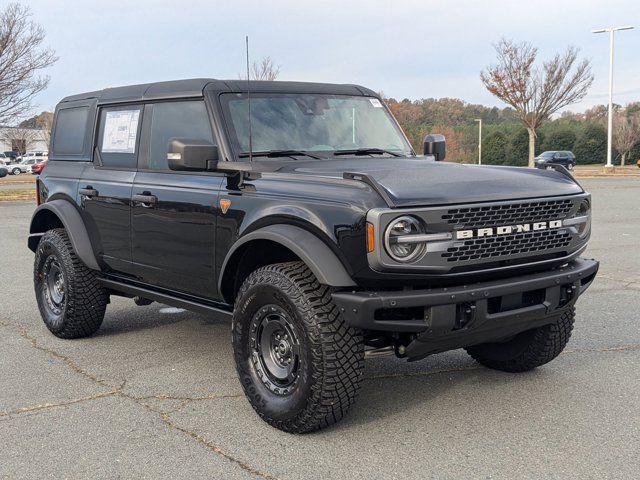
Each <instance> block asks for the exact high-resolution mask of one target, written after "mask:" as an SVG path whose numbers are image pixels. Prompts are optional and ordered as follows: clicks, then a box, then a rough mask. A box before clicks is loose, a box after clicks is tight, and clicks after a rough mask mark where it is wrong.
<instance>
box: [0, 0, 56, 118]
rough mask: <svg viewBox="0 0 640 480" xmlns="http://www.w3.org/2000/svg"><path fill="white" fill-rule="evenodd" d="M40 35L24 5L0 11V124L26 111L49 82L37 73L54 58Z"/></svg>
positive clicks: (51, 63) (49, 64)
mask: <svg viewBox="0 0 640 480" xmlns="http://www.w3.org/2000/svg"><path fill="white" fill-rule="evenodd" d="M44 37H45V34H44V30H43V28H42V27H41V26H40V25H38V24H36V23H35V22H33V21H32V20H31V11H30V10H29V8H28V7H25V6H22V5H19V4H17V3H10V4H9V5H8V6H7V7H6V8H5V9H4V10H2V11H0V125H7V124H12V123H15V122H16V120H17V119H18V118H20V117H21V116H23V115H24V114H26V113H27V112H29V111H30V110H31V108H32V103H31V102H32V100H33V97H34V96H35V95H37V94H38V93H40V92H41V91H43V90H44V89H45V88H46V87H47V85H48V84H49V77H47V76H39V75H38V72H39V71H40V70H42V69H43V68H46V67H49V66H51V65H53V64H54V63H55V62H56V60H57V58H56V56H55V52H54V51H53V50H51V49H49V48H44V47H43V46H42V43H43V42H44Z"/></svg>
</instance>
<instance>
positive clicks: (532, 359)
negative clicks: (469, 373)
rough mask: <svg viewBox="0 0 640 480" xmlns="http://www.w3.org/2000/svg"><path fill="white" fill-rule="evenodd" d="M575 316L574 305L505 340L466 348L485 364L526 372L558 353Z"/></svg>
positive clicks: (486, 365)
mask: <svg viewBox="0 0 640 480" xmlns="http://www.w3.org/2000/svg"><path fill="white" fill-rule="evenodd" d="M574 317H575V308H573V307H571V309H569V310H567V311H566V312H565V313H563V314H562V315H561V316H560V318H559V319H558V320H556V321H555V322H554V323H551V324H549V325H544V326H542V327H538V328H534V329H532V330H527V331H526V332H522V333H520V334H518V335H516V336H515V337H514V338H512V339H511V340H509V341H508V342H502V343H483V344H481V345H474V346H472V347H467V348H466V350H467V353H469V355H471V356H472V357H473V358H474V359H475V360H476V361H477V362H478V363H481V364H482V365H484V366H485V367H489V368H493V369H494V370H502V371H504V372H526V371H528V370H532V369H534V368H536V367H539V366H540V365H544V364H545V363H548V362H550V361H551V360H553V359H554V358H556V357H557V356H558V355H560V352H562V350H563V349H564V347H565V346H566V345H567V342H568V341H569V337H571V331H572V330H573V322H574Z"/></svg>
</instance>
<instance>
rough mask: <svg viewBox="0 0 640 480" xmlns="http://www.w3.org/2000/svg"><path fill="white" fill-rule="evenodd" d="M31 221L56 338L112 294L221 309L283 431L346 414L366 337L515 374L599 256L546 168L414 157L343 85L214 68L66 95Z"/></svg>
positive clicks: (256, 393)
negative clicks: (593, 255)
mask: <svg viewBox="0 0 640 480" xmlns="http://www.w3.org/2000/svg"><path fill="white" fill-rule="evenodd" d="M50 147H51V148H50V155H49V163H48V164H47V166H46V167H45V169H44V171H43V173H42V174H41V175H40V177H39V178H38V180H37V198H38V205H39V206H38V208H37V209H36V211H35V213H34V215H33V218H32V221H31V226H30V235H29V239H28V245H29V248H30V249H31V250H32V251H33V252H35V267H34V284H35V294H36V297H37V301H38V306H39V309H40V312H41V315H42V318H43V320H44V322H45V324H46V326H47V327H48V328H49V329H50V330H51V332H52V333H53V334H54V335H57V336H58V337H61V338H78V337H85V336H88V335H91V334H93V333H94V332H95V331H96V330H98V328H99V327H100V324H101V323H102V320H103V318H104V315H105V308H106V305H107V303H109V298H110V296H111V295H119V296H125V297H130V298H133V299H134V300H135V302H136V303H138V304H147V303H150V302H151V301H156V302H161V303H164V304H168V305H173V306H176V307H182V308H186V309H190V310H194V311H199V312H209V313H211V312H215V313H217V314H223V315H228V316H231V317H232V322H231V324H232V341H233V349H234V355H235V362H236V366H237V371H238V375H239V378H240V383H241V384H242V387H243V388H244V391H245V393H246V395H247V397H248V399H249V401H250V402H251V405H252V406H253V408H254V409H255V410H256V412H257V413H258V414H259V415H260V416H261V417H262V418H263V419H264V420H265V421H267V422H268V423H270V424H271V425H273V426H275V427H277V428H280V429H282V430H285V431H289V432H306V431H311V430H315V429H319V428H322V427H325V426H328V425H330V424H333V423H335V422H336V421H338V420H340V419H341V418H342V417H343V416H344V415H345V413H346V412H347V410H348V409H349V407H350V406H351V404H352V403H353V402H354V400H355V398H356V395H357V392H358V387H359V384H360V382H361V380H362V376H363V368H364V359H365V356H366V355H367V354H370V355H380V354H384V353H391V354H395V355H396V356H398V357H400V358H405V359H407V360H409V361H413V360H419V359H422V358H424V357H426V356H428V355H431V354H434V353H438V352H443V351H446V350H451V349H457V348H465V349H466V350H467V352H469V354H470V355H471V356H472V357H473V358H474V359H476V360H477V361H478V362H480V363H481V364H483V365H486V366H487V367H490V368H494V369H498V370H503V371H508V372H522V371H526V370H530V369H533V368H535V367H537V366H539V365H542V364H544V363H547V362H549V361H550V360H552V359H553V358H555V357H556V356H557V355H558V354H559V353H560V352H561V351H562V349H563V348H564V346H565V345H566V344H567V341H568V340H569V336H570V334H571V330H572V327H573V323H574V305H575V302H576V300H577V298H578V296H579V295H581V294H582V293H583V292H584V291H585V290H586V289H587V287H588V286H589V285H590V284H591V282H592V281H593V279H594V277H595V275H596V272H597V270H598V262H596V261H594V260H590V259H584V258H581V257H580V254H581V253H582V252H583V251H584V250H585V248H586V246H587V240H588V238H589V234H590V227H591V213H590V212H591V205H590V196H589V194H588V193H586V192H585V191H584V190H583V189H582V188H581V187H580V185H579V184H578V183H577V182H576V181H575V180H574V179H573V178H572V177H571V176H570V175H569V174H568V172H566V171H565V170H564V169H563V168H562V167H561V166H557V167H556V169H555V170H540V169H526V168H516V167H492V166H475V165H462V164H456V163H446V162H443V161H442V160H444V157H445V144H444V138H443V137H442V136H440V135H428V136H427V137H426V138H425V141H424V151H423V152H421V153H422V155H420V156H418V155H416V154H415V152H414V151H413V149H412V147H411V146H410V144H409V143H408V141H407V139H406V138H405V136H404V134H403V133H402V131H401V129H400V128H399V126H398V124H397V123H396V122H395V120H394V118H393V117H392V115H391V114H390V112H389V111H388V110H387V108H386V106H385V104H384V103H383V102H382V100H381V99H380V98H379V96H378V95H376V94H375V93H374V92H373V91H371V90H369V89H367V88H363V87H360V86H355V85H328V84H318V83H296V82H249V83H247V82H246V81H240V80H235V81H221V80H209V79H196V80H181V81H173V82H162V83H153V84H147V85H135V86H129V87H121V88H111V89H106V90H102V91H97V92H91V93H85V94H80V95H75V96H71V97H67V98H65V99H64V100H62V101H61V102H60V103H59V104H58V106H57V108H56V112H55V119H54V127H53V133H52V140H51V146H50Z"/></svg>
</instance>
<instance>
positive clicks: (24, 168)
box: [7, 157, 42, 175]
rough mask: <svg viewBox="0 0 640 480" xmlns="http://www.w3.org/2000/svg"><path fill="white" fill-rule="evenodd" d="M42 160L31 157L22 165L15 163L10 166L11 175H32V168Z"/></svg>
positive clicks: (22, 162)
mask: <svg viewBox="0 0 640 480" xmlns="http://www.w3.org/2000/svg"><path fill="white" fill-rule="evenodd" d="M41 160H42V157H30V158H27V159H25V160H22V161H21V162H20V163H14V164H13V165H8V166H7V168H8V169H9V173H10V174H11V175H20V174H21V173H31V166H32V165H33V164H35V163H38V162H39V161H41Z"/></svg>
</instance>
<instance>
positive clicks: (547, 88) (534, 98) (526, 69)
mask: <svg viewBox="0 0 640 480" xmlns="http://www.w3.org/2000/svg"><path fill="white" fill-rule="evenodd" d="M495 49H496V53H497V54H498V63H497V64H495V65H490V66H489V67H487V68H486V69H485V70H484V71H482V72H481V74H480V78H481V80H482V83H484V85H485V87H486V88H487V90H489V92H491V93H492V94H493V95H495V96H496V97H498V98H499V99H500V100H502V101H503V102H505V103H506V104H508V105H510V106H511V107H513V108H514V109H515V110H516V114H517V115H518V117H519V118H520V120H521V121H522V123H524V125H525V127H526V128H527V131H528V132H529V166H530V167H533V158H534V156H535V153H534V152H535V141H536V129H537V128H538V127H539V126H540V125H541V123H542V122H544V121H545V120H547V119H548V118H549V117H550V116H551V115H552V114H553V113H555V112H557V111H558V110H560V109H561V108H563V107H566V106H567V105H570V104H571V103H575V102H577V101H579V100H581V99H582V98H583V97H584V96H585V95H586V94H587V91H588V89H589V87H590V86H591V84H592V83H593V75H592V74H591V66H590V64H589V61H588V60H582V61H580V62H578V61H577V59H578V50H577V49H576V48H574V47H569V48H567V50H566V51H565V52H564V53H563V54H557V55H556V56H555V57H553V58H552V59H551V60H547V61H545V62H543V63H542V67H541V68H540V67H536V66H535V65H534V64H535V61H536V57H537V55H538V49H537V48H535V47H534V46H533V45H531V44H530V43H528V42H522V43H515V42H513V41H512V40H507V39H502V40H500V41H499V42H498V43H497V44H496V45H495Z"/></svg>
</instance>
